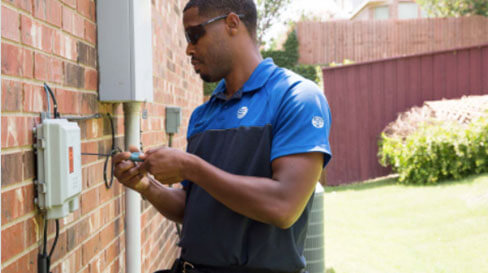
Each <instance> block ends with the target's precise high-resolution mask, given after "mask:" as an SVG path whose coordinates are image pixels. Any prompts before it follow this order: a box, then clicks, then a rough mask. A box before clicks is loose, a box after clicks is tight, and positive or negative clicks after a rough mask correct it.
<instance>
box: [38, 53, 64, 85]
mask: <svg viewBox="0 0 488 273" xmlns="http://www.w3.org/2000/svg"><path fill="white" fill-rule="evenodd" d="M63 67H64V66H63V62H62V61H61V60H58V59H56V58H53V57H50V56H48V55H44V54H40V53H37V52H36V53H35V78H36V79H38V80H41V81H50V82H56V83H62V82H63V80H64V79H63V77H64V74H63Z"/></svg>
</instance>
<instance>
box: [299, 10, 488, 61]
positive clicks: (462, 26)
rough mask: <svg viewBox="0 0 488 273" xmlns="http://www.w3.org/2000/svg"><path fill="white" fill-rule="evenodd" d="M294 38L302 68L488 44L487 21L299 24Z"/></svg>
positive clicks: (450, 19)
mask: <svg viewBox="0 0 488 273" xmlns="http://www.w3.org/2000/svg"><path fill="white" fill-rule="evenodd" d="M297 35H298V41H299V43H300V47H299V54H300V59H299V62H300V63H302V64H319V65H325V64H329V63H331V62H342V61H343V60H344V59H350V60H353V61H355V62H365V61H372V60H378V59H383V58H391V57H397V56H405V55H412V54H420V53H427V52H434V51H439V50H446V49H452V48H459V47H469V46H476V45H480V44H484V43H488V18H486V17H482V16H471V17H460V18H426V19H417V20H384V21H369V22H365V21H360V22H353V21H332V22H301V23H298V24H297ZM311 41H313V42H311Z"/></svg>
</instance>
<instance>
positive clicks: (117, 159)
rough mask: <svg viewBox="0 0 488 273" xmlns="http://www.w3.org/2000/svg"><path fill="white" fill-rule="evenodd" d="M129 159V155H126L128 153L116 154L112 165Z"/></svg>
mask: <svg viewBox="0 0 488 273" xmlns="http://www.w3.org/2000/svg"><path fill="white" fill-rule="evenodd" d="M129 158H130V153H128V152H122V153H118V154H116V155H115V156H114V158H113V161H114V165H117V164H118V163H120V162H122V161H125V160H128V159H129Z"/></svg>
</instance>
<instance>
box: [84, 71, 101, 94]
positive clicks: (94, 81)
mask: <svg viewBox="0 0 488 273" xmlns="http://www.w3.org/2000/svg"><path fill="white" fill-rule="evenodd" d="M85 89H88V90H94V91H96V90H98V72H97V71H96V70H94V69H87V70H85Z"/></svg>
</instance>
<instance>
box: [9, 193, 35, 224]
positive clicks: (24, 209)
mask: <svg viewBox="0 0 488 273" xmlns="http://www.w3.org/2000/svg"><path fill="white" fill-rule="evenodd" d="M33 200H34V185H33V184H31V185H28V186H24V187H21V188H17V189H13V190H9V191H4V192H2V223H4V224H6V223H9V222H11V221H12V220H15V219H17V218H19V217H22V216H24V215H26V214H27V213H30V212H32V211H34V202H33Z"/></svg>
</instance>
